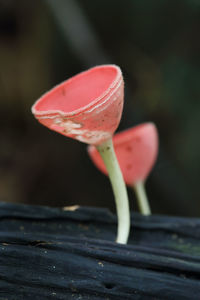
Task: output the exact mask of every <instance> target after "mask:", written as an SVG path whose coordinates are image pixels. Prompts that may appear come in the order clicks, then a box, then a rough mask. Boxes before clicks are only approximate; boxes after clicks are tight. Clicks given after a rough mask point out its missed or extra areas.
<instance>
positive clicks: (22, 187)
mask: <svg viewBox="0 0 200 300" xmlns="http://www.w3.org/2000/svg"><path fill="white" fill-rule="evenodd" d="M199 20H200V2H199V1H198V0H184V1H183V0H179V1H178V0H175V1H170V0H150V1H149V0H135V1H132V0H124V1H121V0H118V1H116V0H115V1H114V0H110V1H105V0H101V1H89V0H85V1H80V0H79V1H78V0H68V1H65V0H57V1H54V0H46V1H39V0H37V1H26V0H19V1H14V0H9V1H5V0H4V1H1V2H0V43H1V47H0V65H1V68H0V90H1V93H0V113H1V120H0V143H1V147H0V197H1V199H2V200H5V201H10V202H23V203H36V204H45V205H53V206H60V205H71V204H82V205H96V206H107V207H110V208H111V209H114V204H113V201H112V198H113V196H112V191H111V188H110V185H109V182H108V180H107V178H106V177H104V176H103V175H102V174H100V173H99V172H98V171H97V170H96V169H95V168H94V167H93V165H92V163H91V162H90V160H89V158H88V157H87V153H86V146H85V145H84V144H81V143H78V142H76V141H72V140H70V139H67V138H66V139H65V138H64V137H63V136H59V135H58V134H56V133H54V132H50V131H48V130H47V129H46V128H43V127H42V126H41V125H39V124H38V123H37V122H36V121H35V120H34V118H33V116H32V115H31V112H30V107H31V105H32V104H33V102H34V101H35V100H36V99H37V98H38V97H40V95H41V94H42V93H44V92H45V91H46V90H48V89H50V88H51V87H53V86H54V85H55V84H57V83H59V82H61V81H63V80H65V79H67V78H68V77H70V76H72V75H74V74H76V73H77V72H80V71H82V70H84V69H85V68H88V67H90V66H93V65H97V64H102V63H115V64H118V65H120V66H121V68H122V70H123V74H124V78H125V106H124V114H123V118H122V122H121V124H120V127H119V130H121V129H124V128H127V127H130V126H133V125H135V124H138V123H140V122H145V121H153V122H155V123H156V125H157V127H158V130H159V134H160V155H159V159H158V161H157V164H156V167H155V168H154V170H153V172H152V174H151V175H150V177H149V179H148V180H147V191H148V194H149V198H150V202H151V204H152V208H153V212H155V213H168V214H177V215H190V216H199V215H200V203H199V201H198V200H199V198H200V193H199V186H198V181H199V171H200V143H199V129H200V128H199V119H200V113H199V112H200V101H199V98H200V82H199V79H200V40H199V32H200V21H199ZM99 191H101V192H99ZM130 199H132V200H131V203H132V207H133V208H134V209H137V208H136V205H135V201H134V200H135V198H134V196H133V194H132V193H131V192H130Z"/></svg>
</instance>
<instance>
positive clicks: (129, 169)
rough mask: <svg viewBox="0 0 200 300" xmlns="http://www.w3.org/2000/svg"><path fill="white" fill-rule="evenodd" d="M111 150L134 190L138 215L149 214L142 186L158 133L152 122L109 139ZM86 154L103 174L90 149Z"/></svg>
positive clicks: (99, 158)
mask: <svg viewBox="0 0 200 300" xmlns="http://www.w3.org/2000/svg"><path fill="white" fill-rule="evenodd" d="M113 144H114V150H115V153H116V156H117V159H118V162H119V165H120V168H121V171H122V174H123V177H124V180H125V182H126V184H127V185H128V186H131V187H133V188H134V190H135V192H136V195H137V199H138V205H139V209H140V212H141V213H142V214H144V215H149V214H150V213H151V210H150V206H149V203H148V200H147V196H146V193H145V189H144V183H145V180H146V178H147V176H148V175H149V173H150V171H151V169H152V167H153V165H154V163H155V161H156V158H157V153H158V133H157V129H156V126H155V125H154V124H153V123H143V124H140V125H138V126H135V127H132V128H130V129H127V130H124V131H122V132H119V133H117V134H115V135H114V137H113ZM88 152H89V155H90V157H91V159H92V161H93V162H94V164H95V165H96V166H97V168H98V169H100V170H101V171H102V172H103V173H105V174H107V171H106V168H105V165H104V163H103V161H102V159H101V157H100V155H99V153H98V152H97V151H96V149H95V148H94V147H93V146H89V147H88Z"/></svg>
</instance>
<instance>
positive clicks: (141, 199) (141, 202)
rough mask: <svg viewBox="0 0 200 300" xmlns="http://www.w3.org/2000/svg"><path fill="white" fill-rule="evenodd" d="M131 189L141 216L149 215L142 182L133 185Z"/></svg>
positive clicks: (149, 211)
mask: <svg viewBox="0 0 200 300" xmlns="http://www.w3.org/2000/svg"><path fill="white" fill-rule="evenodd" d="M133 188H134V190H135V193H136V196H137V200H138V206H139V210H140V212H141V214H143V215H145V216H149V215H151V209H150V206H149V201H148V199H147V195H146V191H145V187H144V182H143V181H138V182H137V183H136V184H135V185H133Z"/></svg>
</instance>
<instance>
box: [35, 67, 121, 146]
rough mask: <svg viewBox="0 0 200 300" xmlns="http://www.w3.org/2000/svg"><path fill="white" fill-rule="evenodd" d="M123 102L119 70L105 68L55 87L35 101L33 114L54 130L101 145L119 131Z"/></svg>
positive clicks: (93, 70) (80, 75)
mask: <svg viewBox="0 0 200 300" xmlns="http://www.w3.org/2000/svg"><path fill="white" fill-rule="evenodd" d="M123 98H124V83H123V78H122V73H121V70H120V68H119V67H117V66H115V65H103V66H97V67H94V68H91V69H89V70H88V71H85V72H82V73H80V74H78V75H76V76H74V77H72V78H70V79H68V80H66V81H64V82H63V83H61V84H59V85H57V86H56V87H54V88H53V89H52V90H50V91H49V92H47V93H46V94H44V95H43V96H42V97H41V98H40V99H39V100H38V101H36V103H35V104H34V105H33V107H32V113H33V114H34V115H35V117H36V119H38V121H39V122H40V123H42V124H43V125H45V126H46V127H48V128H50V129H51V130H54V131H57V132H59V133H61V134H63V135H66V136H68V137H71V138H74V139H77V140H79V141H81V142H84V143H87V144H93V145H99V144H101V143H103V142H104V141H106V140H108V139H110V138H112V135H113V133H114V132H115V130H116V128H117V127H118V125H119V122H120V120H121V114H122V108H123Z"/></svg>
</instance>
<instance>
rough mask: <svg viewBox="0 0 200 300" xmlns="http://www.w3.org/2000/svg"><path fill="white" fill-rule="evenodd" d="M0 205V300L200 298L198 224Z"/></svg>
mask: <svg viewBox="0 0 200 300" xmlns="http://www.w3.org/2000/svg"><path fill="white" fill-rule="evenodd" d="M115 235H116V218H115V216H114V215H113V214H111V213H110V212H109V211H108V210H106V209H100V208H99V209H97V208H88V207H81V208H79V209H77V210H75V211H65V210H63V209H54V208H48V207H38V206H25V205H15V204H5V203H1V204H0V300H6V299H7V300H16V299H17V300H18V299H20V300H22V299H24V300H29V299H32V300H36V299H41V300H43V299H82V300H86V299H93V300H97V299H107V300H108V299H119V300H123V299H124V300H126V299H154V300H155V299H173V300H176V299H200V280H199V279H200V220H199V219H192V218H176V217H167V216H150V217H144V216H141V215H140V214H136V213H135V214H132V228H131V235H130V239H129V243H128V245H120V244H116V243H115V242H114V239H115Z"/></svg>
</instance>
